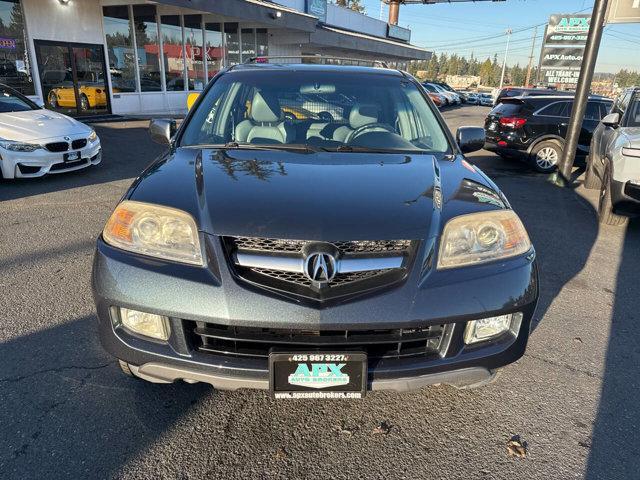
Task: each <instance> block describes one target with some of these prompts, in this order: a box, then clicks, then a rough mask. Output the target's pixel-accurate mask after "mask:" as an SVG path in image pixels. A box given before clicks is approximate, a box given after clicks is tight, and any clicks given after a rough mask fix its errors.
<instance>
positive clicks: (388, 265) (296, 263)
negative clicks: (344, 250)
mask: <svg viewBox="0 0 640 480" xmlns="http://www.w3.org/2000/svg"><path fill="white" fill-rule="evenodd" d="M234 260H235V263H236V265H239V266H241V267H245V268H258V269H262V270H279V271H282V272H292V273H301V274H303V273H304V259H303V258H301V257H299V256H295V257H292V256H284V255H277V256H276V255H261V254H255V253H251V252H247V251H244V250H239V251H238V252H236V253H235V254H234ZM403 261H404V257H403V256H393V257H351V256H350V257H343V258H340V259H338V260H336V273H337V274H341V273H354V272H368V271H372V270H378V271H380V270H390V269H393V268H400V267H402V262H403Z"/></svg>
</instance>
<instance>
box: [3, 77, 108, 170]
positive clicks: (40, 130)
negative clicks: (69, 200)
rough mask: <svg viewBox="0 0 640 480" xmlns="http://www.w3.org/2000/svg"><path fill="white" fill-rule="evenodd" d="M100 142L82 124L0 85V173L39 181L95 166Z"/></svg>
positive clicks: (91, 131) (90, 130) (99, 153)
mask: <svg viewBox="0 0 640 480" xmlns="http://www.w3.org/2000/svg"><path fill="white" fill-rule="evenodd" d="M101 160H102V151H101V148H100V139H99V138H98V136H97V135H96V132H95V130H93V129H92V128H91V127H88V126H87V125H85V124H84V123H80V122H78V121H77V120H74V119H73V118H70V117H67V116H66V115H62V114H60V113H57V112H52V111H50V110H45V109H43V108H41V107H39V106H38V105H36V104H35V103H33V102H32V101H31V100H29V99H28V98H27V97H25V96H24V95H21V94H20V93H18V92H16V91H15V90H13V89H12V88H9V87H7V86H6V85H1V84H0V173H1V174H2V177H4V178H23V177H41V176H43V175H45V174H47V173H62V172H69V171H72V170H78V169H80V168H85V167H88V166H90V165H97V164H98V163H100V161H101Z"/></svg>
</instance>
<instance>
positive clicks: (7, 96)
mask: <svg viewBox="0 0 640 480" xmlns="http://www.w3.org/2000/svg"><path fill="white" fill-rule="evenodd" d="M37 108H38V107H37V106H36V105H35V104H34V103H33V102H31V101H30V100H29V99H27V98H25V97H23V96H22V95H19V94H17V93H16V92H12V91H11V90H6V89H4V88H1V89H0V113H6V112H24V111H26V110H35V109H37Z"/></svg>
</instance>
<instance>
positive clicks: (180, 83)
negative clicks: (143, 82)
mask: <svg viewBox="0 0 640 480" xmlns="http://www.w3.org/2000/svg"><path fill="white" fill-rule="evenodd" d="M160 35H162V52H163V54H164V76H165V81H166V85H167V91H169V92H171V91H183V90H184V67H185V63H184V52H183V48H182V47H183V45H182V26H181V24H180V15H163V16H161V17H160Z"/></svg>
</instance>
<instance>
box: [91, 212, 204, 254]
mask: <svg viewBox="0 0 640 480" xmlns="http://www.w3.org/2000/svg"><path fill="white" fill-rule="evenodd" d="M102 237H103V238H104V241H105V242H107V243H108V244H109V245H112V246H114V247H117V248H121V249H123V250H128V251H130V252H135V253H140V254H142V255H149V256H151V257H158V258H163V259H166V260H173V261H175V262H182V263H190V264H193V265H202V251H201V249H200V239H199V237H198V227H197V226H196V222H195V221H194V219H193V217H192V216H191V215H189V214H188V213H186V212H183V211H182V210H177V209H175V208H170V207H162V206H160V205H153V204H150V203H142V202H133V201H130V200H125V201H123V202H121V203H120V204H119V205H118V206H117V207H116V209H115V210H114V212H113V213H112V214H111V217H109V220H108V221H107V224H106V225H105V227H104V230H103V232H102Z"/></svg>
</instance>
